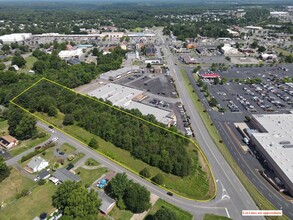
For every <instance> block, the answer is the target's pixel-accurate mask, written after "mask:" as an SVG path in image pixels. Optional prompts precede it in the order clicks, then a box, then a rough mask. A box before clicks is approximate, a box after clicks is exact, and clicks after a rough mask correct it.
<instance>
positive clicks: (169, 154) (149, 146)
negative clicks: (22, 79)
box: [15, 80, 191, 176]
mask: <svg viewBox="0 0 293 220" xmlns="http://www.w3.org/2000/svg"><path fill="white" fill-rule="evenodd" d="M36 97H38V98H37V99H36ZM46 100H47V101H46ZM15 102H16V103H18V104H19V105H21V106H23V107H24V108H27V109H29V110H30V111H31V112H34V111H41V112H47V109H46V108H44V106H46V107H47V106H52V107H53V108H56V109H58V110H59V111H61V112H62V113H64V114H71V115H73V116H74V120H75V123H76V124H77V125H78V126H80V127H82V128H84V129H86V130H87V131H89V132H91V133H93V134H95V135H97V136H99V137H101V138H103V139H104V140H106V141H109V142H111V143H113V144H114V145H116V146H117V147H120V148H122V149H125V150H128V151H130V153H131V154H132V155H133V156H134V157H136V158H138V159H141V160H143V161H144V162H146V163H148V164H150V165H152V166H156V167H158V168H160V169H161V170H163V171H165V172H167V173H172V174H175V175H178V176H187V175H189V174H190V171H191V159H190V156H189V155H188V153H187V150H186V146H187V145H188V143H189V142H188V140H187V139H185V138H182V137H180V136H178V135H174V134H173V133H171V132H168V131H166V130H164V129H162V128H159V127H156V126H154V125H151V124H149V123H146V122H144V121H142V120H139V119H136V118H134V117H133V116H130V115H128V114H126V113H124V112H121V111H118V110H117V109H114V108H112V107H109V106H107V105H105V104H103V103H104V102H103V101H102V100H99V102H97V101H94V100H91V99H87V98H84V97H83V96H81V95H79V94H76V93H73V92H71V91H69V90H68V89H64V88H61V87H60V86H58V85H55V84H53V83H50V82H48V81H46V80H44V81H42V82H40V83H39V84H37V85H36V86H34V87H33V88H32V89H30V90H29V91H27V92H26V93H24V94H23V95H21V96H20V97H19V98H17V99H16V100H15ZM45 102H46V103H47V104H46V103H45ZM107 103H108V104H109V105H111V103H109V102H107ZM126 111H127V112H129V113H131V114H133V115H136V116H139V117H142V118H144V119H145V120H147V121H151V122H153V123H157V124H158V122H156V120H155V118H154V116H153V115H147V116H143V115H142V114H141V113H140V112H139V111H138V110H126ZM162 126H164V125H162ZM173 130H174V129H173Z"/></svg>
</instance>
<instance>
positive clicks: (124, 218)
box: [109, 206, 133, 220]
mask: <svg viewBox="0 0 293 220" xmlns="http://www.w3.org/2000/svg"><path fill="white" fill-rule="evenodd" d="M109 215H110V216H111V217H112V218H113V219H119V220H129V219H131V217H132V216H133V213H132V212H131V211H127V210H120V209H119V208H117V206H115V207H114V208H113V209H112V211H111V212H110V213H109Z"/></svg>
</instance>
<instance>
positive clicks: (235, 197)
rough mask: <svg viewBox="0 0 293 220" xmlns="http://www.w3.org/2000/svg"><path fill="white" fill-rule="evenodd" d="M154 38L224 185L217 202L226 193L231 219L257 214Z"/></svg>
mask: <svg viewBox="0 0 293 220" xmlns="http://www.w3.org/2000/svg"><path fill="white" fill-rule="evenodd" d="M157 34H158V35H159V36H160V38H161V41H162V45H163V47H162V48H163V52H164V54H165V57H166V60H167V65H168V66H169V69H170V72H171V75H172V77H173V79H174V80H175V84H176V86H177V90H178V92H179V95H180V98H181V101H182V103H183V104H184V106H185V108H186V110H187V114H188V115H190V117H191V125H192V128H193V129H194V133H195V137H196V140H197V142H198V143H199V145H200V147H201V149H202V150H203V152H204V153H205V155H206V157H207V159H208V161H209V163H210V165H211V168H212V172H213V174H214V176H215V178H216V180H219V181H221V183H222V185H223V188H222V189H220V188H219V189H218V195H217V198H216V199H219V197H221V193H223V191H225V192H226V195H227V196H228V200H229V202H228V203H227V202H226V206H227V209H228V212H229V215H230V216H231V217H232V218H233V219H242V218H243V217H242V215H241V212H242V210H249V209H253V210H256V209H258V207H257V206H256V204H255V203H254V201H253V200H252V198H251V197H250V195H249V194H248V192H247V191H246V189H245V188H244V186H243V185H242V184H241V182H240V181H239V179H238V178H237V176H236V175H235V174H234V173H233V171H232V169H231V168H230V166H229V165H228V163H227V162H226V161H225V159H224V157H223V156H222V154H221V153H220V151H219V150H218V148H217V146H216V145H215V143H214V142H213V140H212V138H211V137H210V135H209V133H208V131H207V129H206V127H205V125H204V123H203V121H202V120H201V117H200V115H199V113H198V112H197V110H196V108H195V106H194V105H193V102H192V100H191V98H190V96H189V94H188V92H187V91H186V89H185V85H184V81H183V79H182V77H181V74H180V70H179V68H178V67H177V66H176V65H175V64H174V62H175V60H176V58H175V57H174V56H173V55H172V53H171V51H170V50H169V48H168V47H166V44H165V42H164V39H163V36H162V32H161V31H160V30H159V31H157ZM218 185H219V184H218ZM223 189H225V190H223ZM254 219H255V217H254Z"/></svg>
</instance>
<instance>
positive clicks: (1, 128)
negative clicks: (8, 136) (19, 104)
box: [0, 120, 8, 135]
mask: <svg viewBox="0 0 293 220" xmlns="http://www.w3.org/2000/svg"><path fill="white" fill-rule="evenodd" d="M7 129H8V124H7V120H4V121H0V134H1V135H2V134H3V133H4V132H5V133H7V131H8V130H7Z"/></svg>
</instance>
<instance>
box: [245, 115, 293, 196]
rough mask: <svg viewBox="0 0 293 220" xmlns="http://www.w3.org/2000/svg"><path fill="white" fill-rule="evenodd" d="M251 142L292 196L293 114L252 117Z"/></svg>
mask: <svg viewBox="0 0 293 220" xmlns="http://www.w3.org/2000/svg"><path fill="white" fill-rule="evenodd" d="M251 122H252V124H253V125H254V127H255V128H256V129H257V130H258V131H259V132H260V133H252V134H251V136H250V137H251V142H252V144H254V145H255V147H256V149H257V150H258V151H259V152H260V153H261V154H262V155H263V157H264V158H265V160H266V161H267V163H268V165H269V167H270V168H271V169H272V170H273V171H274V174H275V175H276V176H277V177H278V178H279V179H280V180H281V181H282V183H283V184H284V185H285V187H286V189H287V190H288V192H289V193H290V194H291V195H293V157H292V155H293V133H292V131H293V114H260V115H253V116H252V120H251Z"/></svg>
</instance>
